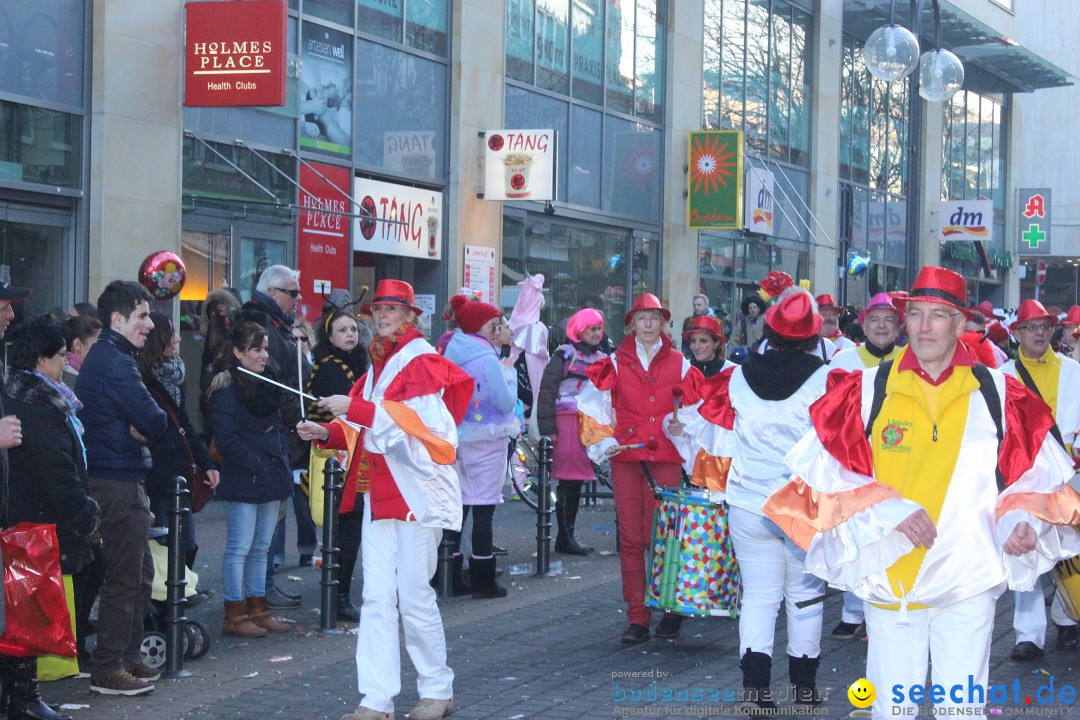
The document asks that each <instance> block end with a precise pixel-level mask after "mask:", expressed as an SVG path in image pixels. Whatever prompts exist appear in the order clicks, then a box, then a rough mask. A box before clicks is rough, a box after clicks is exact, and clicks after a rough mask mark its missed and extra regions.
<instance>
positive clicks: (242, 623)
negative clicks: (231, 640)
mask: <svg viewBox="0 0 1080 720" xmlns="http://www.w3.org/2000/svg"><path fill="white" fill-rule="evenodd" d="M222 633H224V634H225V635H235V636H236V637H243V638H257V637H262V636H263V635H265V634H266V630H263V629H262V628H261V627H258V626H257V625H255V624H254V623H253V622H251V618H249V617H248V614H247V608H246V606H245V604H244V601H243V600H226V601H225V627H224V629H223V630H222Z"/></svg>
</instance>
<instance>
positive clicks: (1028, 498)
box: [764, 267, 1080, 718]
mask: <svg viewBox="0 0 1080 720" xmlns="http://www.w3.org/2000/svg"><path fill="white" fill-rule="evenodd" d="M966 304H967V283H966V282H965V280H964V278H963V277H961V276H960V275H958V274H957V273H955V272H953V271H951V270H946V269H945V268H939V267H924V268H922V270H921V271H920V272H919V276H918V278H917V279H916V281H915V284H914V287H912V289H911V292H910V294H909V299H908V303H907V305H906V309H905V329H906V331H907V335H908V339H909V344H908V346H907V347H906V348H904V349H903V350H902V351H901V353H900V354H899V355H898V356H897V357H896V358H895V359H894V360H893V361H891V362H886V363H883V364H882V365H880V366H878V367H876V368H870V369H868V370H864V371H863V372H859V373H848V374H847V375H844V376H840V375H839V374H837V375H834V376H832V377H830V380H831V381H832V382H831V385H832V387H831V388H830V389H829V390H828V391H827V392H826V394H825V395H824V396H823V397H822V398H821V399H820V400H818V401H817V402H816V403H814V404H813V405H812V406H811V407H810V419H811V421H812V423H813V429H812V430H811V431H810V432H808V433H807V434H806V435H805V436H804V437H803V438H802V439H801V440H800V441H799V442H798V443H797V444H796V445H795V447H794V448H793V449H792V450H791V452H789V453H788V455H787V457H786V460H787V463H788V466H789V467H790V468H791V470H792V472H793V478H792V480H791V482H789V483H788V484H787V485H785V486H784V487H783V488H781V489H780V490H778V491H777V492H775V493H774V494H773V495H772V496H770V498H769V499H768V501H766V504H765V507H764V510H765V512H766V514H767V515H768V516H769V517H770V518H771V519H772V520H773V521H774V522H776V523H777V524H778V525H779V526H780V527H781V528H783V529H784V531H785V532H786V533H787V534H788V535H790V536H791V537H792V538H793V539H794V540H795V541H796V542H797V543H799V544H800V546H802V547H804V548H806V563H805V569H806V571H807V572H810V573H813V574H815V575H818V576H819V577H821V578H822V579H824V580H826V581H827V582H828V583H829V584H830V585H832V586H834V587H836V588H839V589H841V590H848V591H853V592H854V593H855V594H856V595H858V596H859V597H860V598H862V599H863V600H864V601H865V602H864V610H865V614H866V630H867V638H868V640H869V645H868V648H867V661H866V666H867V667H866V678H867V680H869V681H870V682H871V683H873V684H874V685H875V686H876V687H878V688H893V690H892V692H879V693H878V696H877V699H876V700H875V703H874V709H873V716H874V717H875V718H888V717H892V716H894V715H908V714H918V710H917V706H918V703H919V702H921V700H923V699H925V695H923V696H922V697H920V696H919V692H920V691H919V690H917V689H915V686H916V685H917V686H920V688H923V687H924V686H925V684H926V675H927V670H928V669H929V667H930V662H931V660H932V668H933V669H932V682H933V684H934V685H940V686H943V687H945V688H946V689H948V688H953V687H955V686H960V687H961V688H963V689H964V692H962V693H959V694H958V693H956V692H952V693H949V694H948V695H946V697H944V698H942V699H941V700H940V702H936V707H937V708H938V712H941V713H951V714H956V713H960V714H964V713H971V712H979V710H978V708H981V707H982V706H983V705H984V704H985V702H986V701H987V699H988V698H987V697H986V695H985V693H984V692H970V693H969V691H968V690H967V688H971V687H973V686H981V687H982V688H986V687H987V679H988V676H989V663H990V641H991V637H992V634H993V628H994V608H995V605H996V602H997V598H998V597H999V596H1000V595H1001V594H1002V593H1003V592H1004V591H1005V589H1006V588H1007V587H1012V588H1015V589H1030V588H1031V587H1033V585H1034V584H1035V582H1036V581H1037V580H1038V577H1039V575H1040V574H1042V573H1043V572H1046V571H1047V570H1048V569H1049V568H1050V567H1052V566H1053V564H1054V563H1055V562H1057V561H1058V560H1061V559H1063V558H1065V557H1070V556H1071V555H1075V554H1077V553H1078V552H1080V533H1077V532H1076V531H1075V529H1073V528H1072V527H1068V524H1069V523H1070V522H1074V521H1075V520H1076V518H1080V493H1077V492H1076V491H1075V490H1073V489H1072V488H1070V487H1069V486H1068V479H1069V478H1070V477H1071V476H1072V462H1071V458H1070V457H1069V456H1068V454H1067V453H1066V452H1065V450H1064V449H1063V448H1062V447H1061V446H1060V445H1058V444H1057V441H1056V440H1054V439H1053V437H1051V436H1050V429H1051V428H1052V427H1053V425H1054V419H1053V417H1052V416H1051V414H1050V412H1049V410H1048V409H1047V407H1046V404H1045V403H1043V402H1042V401H1041V400H1039V399H1038V398H1037V397H1036V396H1035V395H1034V394H1033V393H1031V392H1030V391H1029V390H1027V389H1026V388H1024V387H1023V385H1021V384H1020V383H1018V382H1017V381H1016V380H1015V379H1013V378H1010V377H1007V376H1005V375H1003V374H1002V373H1001V372H999V371H997V370H993V369H990V368H987V367H986V366H985V365H982V364H976V363H975V362H974V361H973V360H972V357H971V353H970V352H969V351H968V350H967V348H966V347H964V345H963V344H961V343H960V342H959V338H960V335H961V334H963V332H964V324H965V322H966V312H965V310H964V307H965V306H966ZM935 700H936V699H935Z"/></svg>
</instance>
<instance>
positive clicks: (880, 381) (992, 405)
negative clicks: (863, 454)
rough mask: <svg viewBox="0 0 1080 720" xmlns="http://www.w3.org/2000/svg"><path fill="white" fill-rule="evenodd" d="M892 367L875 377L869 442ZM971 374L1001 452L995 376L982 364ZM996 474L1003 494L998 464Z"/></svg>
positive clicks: (888, 363) (889, 364)
mask: <svg viewBox="0 0 1080 720" xmlns="http://www.w3.org/2000/svg"><path fill="white" fill-rule="evenodd" d="M892 366H893V361H892V360H886V361H885V362H883V363H881V365H879V366H878V371H877V375H875V376H874V399H873V400H872V401H871V403H870V417H869V418H867V420H866V438H867V439H868V440H869V439H870V434H871V433H872V432H873V430H874V421H876V420H877V416H878V415H879V414H880V413H881V406H882V404H883V403H884V402H885V386H886V385H888V383H889V373H890V372H891V371H892ZM1016 367H1017V368H1020V367H1022V366H1021V365H1020V363H1017V364H1016ZM971 374H972V375H974V376H975V379H976V380H978V381H979V392H980V393H982V396H983V400H984V401H985V402H986V409H987V410H988V411H990V417H991V418H992V419H993V421H994V427H995V428H996V429H997V439H998V449H999V450H1000V449H1001V442H1002V441H1003V440H1004V439H1005V432H1004V429H1003V427H1002V424H1001V398H1000V396H999V395H998V391H997V386H995V385H994V376H993V375H991V374H990V371H989V370H988V369H987V368H986V366H985V365H983V364H982V363H975V364H974V365H973V366H972V367H971ZM1036 392H1038V390H1036ZM1051 432H1052V433H1053V434H1054V437H1056V438H1058V442H1061V433H1060V432H1059V431H1058V429H1057V426H1056V425H1055V426H1054V427H1053V428H1052V429H1051ZM1062 447H1065V445H1064V443H1062ZM994 473H995V475H996V476H997V487H998V492H1001V491H1002V490H1004V489H1005V477H1004V476H1003V475H1002V474H1001V468H1000V467H998V466H997V465H996V464H995V465H994Z"/></svg>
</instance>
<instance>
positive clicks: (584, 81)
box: [570, 0, 604, 105]
mask: <svg viewBox="0 0 1080 720" xmlns="http://www.w3.org/2000/svg"><path fill="white" fill-rule="evenodd" d="M570 19H571V25H572V26H573V33H574V58H573V68H574V70H573V72H574V87H573V94H574V97H575V98H576V99H578V100H583V101H585V102H588V103H592V104H594V105H603V104H604V90H603V88H604V3H603V0H576V2H574V10H573V13H572V14H571V18H570Z"/></svg>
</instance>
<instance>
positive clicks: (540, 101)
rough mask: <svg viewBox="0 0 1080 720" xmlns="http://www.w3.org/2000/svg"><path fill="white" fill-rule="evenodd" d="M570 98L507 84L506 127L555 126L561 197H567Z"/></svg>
mask: <svg viewBox="0 0 1080 720" xmlns="http://www.w3.org/2000/svg"><path fill="white" fill-rule="evenodd" d="M568 109H569V107H568V104H567V103H566V102H563V101H562V100H556V99H555V98H552V97H549V96H547V95H541V94H539V93H534V92H529V91H528V90H522V89H521V88H516V87H508V88H506V117H505V122H506V127H507V128H520V129H528V128H552V129H554V130H555V132H556V133H557V134H558V138H559V156H558V157H559V159H558V166H559V194H558V196H557V197H556V199H557V200H565V199H566V172H567V171H566V166H567V164H568V163H567V157H566V147H567V136H568V135H569V133H568V132H567V130H568V126H567V124H566V113H567V111H568Z"/></svg>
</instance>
